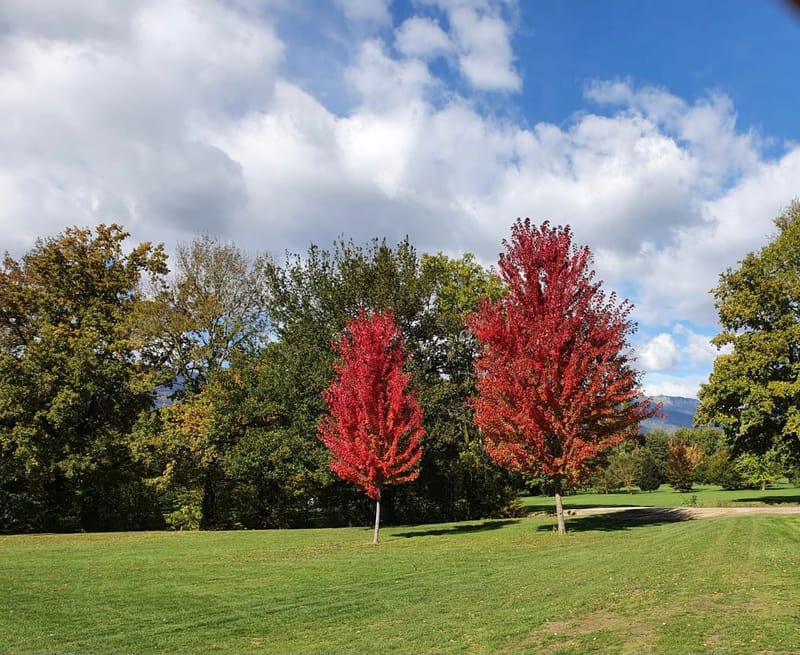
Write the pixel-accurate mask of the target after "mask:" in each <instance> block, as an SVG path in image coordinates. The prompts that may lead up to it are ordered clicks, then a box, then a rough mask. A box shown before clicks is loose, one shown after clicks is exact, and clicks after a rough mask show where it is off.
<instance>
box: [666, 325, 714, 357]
mask: <svg viewBox="0 0 800 655" xmlns="http://www.w3.org/2000/svg"><path fill="white" fill-rule="evenodd" d="M673 333H674V334H676V335H680V336H681V337H682V339H683V340H685V343H686V345H685V346H684V347H683V352H684V355H685V357H686V359H688V361H689V362H690V363H691V364H693V365H695V366H698V365H701V366H702V365H708V364H713V363H714V360H715V359H716V358H717V356H718V355H719V354H720V351H719V350H717V347H716V346H715V345H713V344H712V343H711V338H710V337H708V336H706V335H704V334H700V333H698V332H695V331H694V330H691V329H689V328H687V327H686V326H685V325H683V324H680V323H678V324H677V325H676V326H675V327H674V328H673Z"/></svg>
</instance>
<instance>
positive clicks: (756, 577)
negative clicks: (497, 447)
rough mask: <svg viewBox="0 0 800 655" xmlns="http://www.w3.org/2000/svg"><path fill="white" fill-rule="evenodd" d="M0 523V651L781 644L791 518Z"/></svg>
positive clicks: (718, 648) (790, 568) (767, 649)
mask: <svg viewBox="0 0 800 655" xmlns="http://www.w3.org/2000/svg"><path fill="white" fill-rule="evenodd" d="M552 523H553V522H552V519H551V518H549V517H530V518H525V519H515V520H507V521H477V522H468V523H459V524H448V525H429V526H414V527H397V528H388V529H383V530H382V531H381V535H382V543H381V545H380V546H378V547H374V546H372V545H370V543H369V541H370V538H371V532H370V530H369V529H368V528H364V529H356V528H349V529H338V530H295V531H258V532H253V531H251V532H216V533H208V532H206V533H188V532H185V533H168V532H163V533H120V534H81V535H37V536H12V537H2V538H0V580H2V584H3V592H2V594H0V652H3V653H156V652H158V653H482V652H491V653H519V652H537V653H642V652H647V653H696V652H715V653H790V652H796V649H797V644H798V643H800V622H799V621H798V605H797V598H798V597H800V574H798V570H800V517H791V516H746V517H736V518H721V519H708V520H695V521H685V522H677V523H662V524H650V525H637V526H631V525H625V524H619V523H617V522H615V520H614V517H613V515H608V516H605V517H597V516H594V517H585V518H570V520H569V522H568V525H569V528H570V529H571V532H570V534H568V535H566V536H565V537H558V536H557V535H555V534H554V533H553V531H552V528H553V526H552Z"/></svg>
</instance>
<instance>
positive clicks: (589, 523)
mask: <svg viewBox="0 0 800 655" xmlns="http://www.w3.org/2000/svg"><path fill="white" fill-rule="evenodd" d="M691 518H692V514H691V512H690V511H689V510H688V509H685V508H683V507H637V508H636V509H626V510H622V511H619V512H608V513H607V514H589V515H588V516H576V517H567V532H590V531H600V532H613V531H615V530H630V529H631V528H640V527H644V526H649V525H662V524H665V523H678V522H680V521H689V520H691ZM554 526H555V516H554V517H553V525H540V526H539V528H538V530H539V531H540V532H550V531H552V530H553V529H554Z"/></svg>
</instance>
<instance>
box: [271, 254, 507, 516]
mask: <svg viewBox="0 0 800 655" xmlns="http://www.w3.org/2000/svg"><path fill="white" fill-rule="evenodd" d="M266 272H267V274H266V280H267V286H268V307H267V309H268V313H269V316H270V318H271V319H272V321H273V327H274V329H275V333H276V337H277V340H276V344H275V349H274V352H273V353H272V358H273V361H274V365H275V366H276V367H278V368H279V369H280V370H281V373H282V374H281V375H280V382H278V383H276V386H275V388H274V389H275V392H276V393H277V392H278V391H279V393H280V397H281V398H282V399H284V400H283V401H281V402H282V403H283V406H284V411H285V412H286V414H285V415H284V420H285V424H286V425H287V426H291V429H292V430H293V433H294V434H295V435H296V436H297V438H299V439H305V440H313V441H317V440H316V438H315V432H316V424H317V422H318V421H319V419H320V417H321V416H322V415H323V414H324V412H325V406H324V403H323V401H322V396H321V392H322V390H323V389H325V388H326V387H327V385H328V383H329V381H330V379H331V376H332V374H333V370H332V367H331V363H332V361H333V359H334V354H333V350H332V347H331V342H332V339H333V338H334V336H336V335H337V334H338V333H339V332H341V330H343V329H344V326H345V325H346V323H347V321H348V320H349V319H350V318H352V317H353V316H355V315H356V314H357V313H358V311H359V310H360V309H362V308H363V309H367V310H369V309H372V308H378V309H386V310H389V311H392V312H393V313H394V315H395V317H396V320H397V324H398V326H399V327H400V329H401V331H402V333H403V338H404V340H405V342H406V344H407V345H408V347H409V349H411V350H413V352H414V353H415V355H414V357H413V358H412V360H411V361H410V362H409V372H410V373H411V375H412V381H413V383H414V384H415V386H416V387H417V388H418V389H419V399H420V402H421V404H422V405H423V407H424V412H425V420H424V422H425V428H426V437H425V453H424V455H423V459H422V461H421V463H420V471H421V473H420V477H419V478H418V479H417V480H415V481H414V482H411V483H409V484H406V485H402V486H401V487H397V488H390V489H387V490H386V492H385V494H384V496H385V497H384V499H383V502H382V506H383V508H384V510H385V511H384V514H385V516H386V518H387V520H388V521H404V520H422V519H430V520H446V519H450V518H470V517H473V516H485V515H488V514H492V513H495V514H496V513H497V512H498V511H499V509H500V508H501V507H502V506H503V505H505V504H506V503H507V502H509V501H510V500H511V499H512V498H513V497H514V489H513V487H512V485H511V484H510V482H511V476H509V475H507V474H505V473H504V472H503V471H501V470H500V469H498V468H497V467H495V466H494V465H493V464H491V463H490V462H489V461H488V458H487V457H486V456H485V454H484V453H483V451H482V449H481V448H480V447H479V436H478V434H477V431H476V430H475V428H474V427H473V426H472V424H471V410H469V409H468V408H466V407H465V406H464V401H465V399H466V398H467V397H468V396H469V394H470V393H471V389H472V385H473V384H474V377H473V372H472V359H473V355H474V349H475V344H474V341H473V339H472V337H471V336H470V335H469V334H468V333H467V332H466V330H465V329H464V324H463V314H464V313H466V312H470V311H472V310H474V309H475V308H476V307H477V305H478V303H479V301H480V299H481V298H483V297H485V296H487V295H491V294H497V293H499V288H500V287H499V283H498V282H497V281H496V280H495V279H494V278H492V277H491V276H490V275H489V274H488V273H487V272H486V271H485V270H484V269H483V268H482V267H481V266H480V265H479V264H477V262H475V261H474V259H473V258H472V257H471V256H470V255H466V256H464V257H463V258H461V259H450V258H448V257H446V256H444V255H441V254H440V255H423V256H422V257H419V256H418V255H417V253H416V250H415V249H414V247H413V246H412V245H411V244H410V243H409V241H408V240H405V241H402V242H401V243H399V244H397V246H395V247H394V248H393V247H390V246H389V245H388V244H386V242H385V241H379V240H374V241H372V242H371V243H369V244H367V245H366V246H364V247H362V246H358V245H355V244H354V243H353V242H352V241H348V242H345V241H339V242H337V243H336V244H334V247H333V249H332V250H331V251H327V250H322V249H320V248H318V247H317V246H313V245H312V246H311V247H310V248H309V250H308V253H307V254H306V255H305V256H304V257H300V256H298V255H287V257H286V261H285V263H284V264H282V265H278V264H276V263H271V264H269V265H268V266H267V267H266ZM279 387H280V389H279ZM317 443H319V442H317ZM319 445H321V444H319ZM318 502H319V503H321V504H324V503H326V502H330V503H336V504H337V505H338V506H339V507H341V508H349V507H355V506H357V505H356V503H358V502H360V501H358V498H357V496H356V495H355V494H354V493H353V492H352V491H350V490H348V489H347V487H346V486H344V485H343V484H342V483H340V482H339V481H337V480H335V479H334V478H333V476H330V477H329V482H328V484H326V485H325V486H324V489H321V490H320V495H319V499H318ZM331 509H332V506H331ZM348 511H349V510H348Z"/></svg>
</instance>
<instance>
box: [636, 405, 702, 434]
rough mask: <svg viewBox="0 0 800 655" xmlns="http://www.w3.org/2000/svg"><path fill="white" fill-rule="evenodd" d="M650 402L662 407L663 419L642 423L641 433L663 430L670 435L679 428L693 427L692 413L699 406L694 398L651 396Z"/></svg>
mask: <svg viewBox="0 0 800 655" xmlns="http://www.w3.org/2000/svg"><path fill="white" fill-rule="evenodd" d="M651 400H652V401H653V402H655V403H661V404H662V405H663V407H662V408H661V412H662V413H663V414H664V418H649V419H647V420H646V421H642V425H641V430H642V432H644V433H647V432H652V431H653V430H664V432H668V433H670V434H672V433H673V432H676V431H677V430H679V429H681V428H691V427H693V425H694V413H695V411H697V406H698V405H699V404H700V401H699V400H697V399H696V398H681V397H679V396H653V397H652V398H651Z"/></svg>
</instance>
